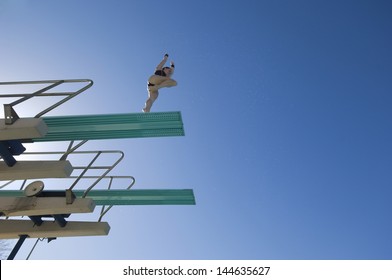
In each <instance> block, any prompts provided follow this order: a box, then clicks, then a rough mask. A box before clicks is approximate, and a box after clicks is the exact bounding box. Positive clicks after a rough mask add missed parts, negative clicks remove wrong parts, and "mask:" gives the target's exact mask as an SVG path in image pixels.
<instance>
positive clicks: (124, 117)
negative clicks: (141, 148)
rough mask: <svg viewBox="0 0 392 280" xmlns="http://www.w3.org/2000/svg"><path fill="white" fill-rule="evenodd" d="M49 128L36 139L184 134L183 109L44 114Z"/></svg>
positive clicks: (92, 138)
mask: <svg viewBox="0 0 392 280" xmlns="http://www.w3.org/2000/svg"><path fill="white" fill-rule="evenodd" d="M43 120H44V122H45V124H46V125H47V127H48V132H47V134H46V135H45V136H43V137H37V138H33V139H32V140H33V142H46V141H72V140H97V139H117V138H141V137H164V136H184V127H183V122H182V117H181V112H154V113H129V114H108V115H105V114H103V115H81V116H54V117H44V118H43Z"/></svg>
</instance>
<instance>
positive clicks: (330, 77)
mask: <svg viewBox="0 0 392 280" xmlns="http://www.w3.org/2000/svg"><path fill="white" fill-rule="evenodd" d="M391 14H392V2H391V1H381V0H378V1H370V0H368V1H364V0H358V1H357V0H356V1H354V0H352V1H341V0H339V1H336V0H333V1H331V0H328V1H321V0H319V1H311V0H298V1H291V0H278V1H266V0H242V1H239V0H231V1H183V0H173V1H155V0H154V1H153V0H148V1H119V0H117V1H112V0H110V1H109V0H108V1H96V0H95V1H92V0H89V1H80V0H70V1H54V0H37V1H27V0H24V1H22V0H12V1H11V0H2V1H0V26H1V31H0V34H1V36H0V46H1V47H0V49H1V52H0V61H1V67H0V80H1V81H18V80H42V79H73V78H90V79H93V80H94V86H93V87H92V88H91V89H89V90H88V91H87V92H85V93H83V95H82V96H79V97H77V98H76V99H73V100H72V101H70V102H69V103H67V104H65V105H64V106H62V107H60V108H58V109H56V110H55V111H53V112H52V113H50V115H69V114H77V115H80V114H109V113H126V112H141V109H142V107H143V104H144V101H145V99H146V96H147V94H146V80H147V78H148V76H149V75H151V74H152V72H153V70H154V68H155V66H156V65H157V64H158V63H159V61H160V60H161V58H162V56H163V54H164V53H166V52H167V53H169V54H170V58H169V59H172V60H174V61H175V63H176V73H175V75H174V77H173V78H174V79H176V80H177V82H178V86H177V87H175V88H170V89H162V90H161V92H160V97H159V99H158V101H157V102H156V104H154V106H153V108H152V111H155V112H158V111H181V112H182V115H183V121H184V125H185V133H186V136H185V137H177V138H176V137H170V138H149V139H129V140H109V141H91V142H90V143H89V144H88V146H87V147H86V148H92V149H120V150H122V151H124V152H125V153H126V158H125V159H124V161H123V162H122V163H121V164H120V165H119V166H118V167H117V168H116V169H115V170H114V171H113V173H112V174H113V175H132V176H135V178H136V180H137V183H136V185H135V186H134V188H135V189H136V188H140V189H142V188H180V189H182V188H192V189H194V192H195V195H196V202H197V205H196V206H133V207H132V206H129V207H120V206H118V207H115V208H113V209H112V210H111V211H110V212H109V213H108V214H107V215H106V216H105V220H106V221H108V222H109V223H110V225H111V232H110V234H109V236H107V237H91V238H90V237H80V238H63V239H58V240H56V241H53V242H51V243H47V242H46V241H45V242H39V243H38V245H37V247H36V249H35V251H34V253H33V254H32V256H31V259H391V258H392V241H391V236H392V219H391V213H392V201H391V200H392V178H391V167H392V160H391V159H392V146H391V143H392V132H391V128H392V111H391V105H392V95H391V93H392V84H391V74H392V55H391V50H392V37H391V30H392V18H391ZM29 110H31V111H32V112H30V111H29ZM19 112H20V114H21V115H22V116H23V115H30V116H31V115H32V114H33V112H35V107H34V106H32V107H30V108H27V109H26V110H20V111H18V113H19ZM51 145H53V146H52V147H57V145H55V144H51ZM64 145H66V144H64ZM64 145H63V146H64ZM59 146H61V143H60V144H59ZM46 147H47V146H45V148H46ZM42 148H43V146H38V144H37V145H36V146H34V145H31V146H29V149H30V150H34V149H42ZM64 188H66V186H58V187H57V189H64ZM71 217H72V216H71ZM79 218H80V217H76V215H75V219H79ZM82 219H84V220H93V219H95V217H94V218H93V217H92V216H88V215H86V216H83V218H82ZM12 242H15V241H12ZM34 242H35V240H28V241H26V242H25V244H24V245H23V247H22V249H21V251H20V252H19V254H18V255H17V257H16V258H17V259H25V258H26V256H27V254H28V252H29V251H30V249H31V247H32V245H33V243H34Z"/></svg>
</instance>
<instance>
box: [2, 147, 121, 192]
mask: <svg viewBox="0 0 392 280" xmlns="http://www.w3.org/2000/svg"><path fill="white" fill-rule="evenodd" d="M71 150H72V152H70V151H71ZM71 150H69V149H68V150H67V151H66V152H65V153H64V152H57V151H51V152H25V153H23V155H56V154H57V155H58V154H61V155H62V156H61V159H60V160H64V155H65V154H67V156H68V155H70V154H74V155H77V154H79V155H80V154H95V156H94V158H93V159H92V160H91V161H90V163H89V164H88V165H87V166H81V167H76V168H74V169H83V171H82V173H81V174H80V175H79V176H77V178H76V180H75V182H74V183H73V184H72V185H71V187H70V188H69V189H70V190H72V189H73V188H74V187H75V186H76V184H77V183H78V182H79V181H80V180H81V179H82V178H83V177H84V174H85V173H86V172H87V171H88V170H91V169H106V171H105V172H104V173H103V174H102V175H101V176H99V177H98V178H97V180H96V181H95V182H94V183H93V184H92V185H91V186H90V187H89V188H87V190H86V191H85V192H84V194H83V198H84V197H86V196H87V194H88V192H89V191H90V190H91V189H92V188H93V187H94V186H96V185H97V184H98V183H99V182H100V181H101V180H102V179H103V178H104V177H105V176H106V175H107V174H108V173H109V172H110V171H112V170H113V169H114V168H115V167H116V166H117V164H118V163H120V161H121V160H122V159H123V158H124V156H125V155H124V152H122V151H120V150H106V151H75V150H74V149H71ZM102 154H120V155H119V158H118V159H117V160H116V161H115V162H114V163H113V164H112V165H107V166H97V167H94V166H93V164H94V162H95V161H96V160H97V159H98V157H99V156H100V155H102ZM0 188H1V187H0Z"/></svg>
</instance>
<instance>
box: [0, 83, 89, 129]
mask: <svg viewBox="0 0 392 280" xmlns="http://www.w3.org/2000/svg"><path fill="white" fill-rule="evenodd" d="M64 83H87V85H86V86H84V87H82V88H81V89H79V90H77V91H74V92H55V93H48V92H46V91H48V90H50V89H52V88H55V87H57V86H59V85H61V84H64ZM93 83H94V82H93V81H92V80H90V79H68V80H42V81H17V82H0V86H4V85H33V84H51V85H49V86H46V87H44V88H42V89H40V90H38V91H35V92H33V93H22V94H21V93H16V94H0V98H10V97H11V98H12V97H21V98H20V99H18V100H16V101H14V102H12V103H10V104H4V105H3V106H4V115H5V123H6V124H8V125H10V124H13V123H14V122H15V121H16V120H17V119H18V118H19V117H18V115H17V113H16V112H15V110H14V108H13V106H16V105H18V104H20V103H22V102H24V101H26V100H28V99H30V98H33V97H48V96H66V97H65V98H63V99H62V100H60V101H58V102H57V103H55V104H53V105H51V106H49V107H48V108H46V109H45V110H43V111H41V112H39V113H38V114H37V115H35V118H39V117H41V116H43V115H44V114H46V113H48V112H50V111H51V110H53V109H55V108H56V107H58V106H60V105H62V104H64V103H65V102H67V101H68V100H70V99H71V98H74V97H75V96H77V95H78V94H80V93H82V92H83V91H85V90H87V89H88V88H90V87H91V86H92V85H93ZM45 92H46V93H45Z"/></svg>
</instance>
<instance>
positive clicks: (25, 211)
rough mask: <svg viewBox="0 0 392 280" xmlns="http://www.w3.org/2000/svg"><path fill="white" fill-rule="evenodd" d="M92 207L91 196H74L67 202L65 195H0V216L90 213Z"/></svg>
mask: <svg viewBox="0 0 392 280" xmlns="http://www.w3.org/2000/svg"><path fill="white" fill-rule="evenodd" d="M94 209H95V203H94V201H93V200H92V199H91V198H76V199H75V200H74V201H73V203H72V204H68V203H67V201H66V198H65V197H0V216H1V215H4V216H8V217H15V216H43V215H53V216H54V215H58V214H73V213H91V212H93V211H94Z"/></svg>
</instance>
